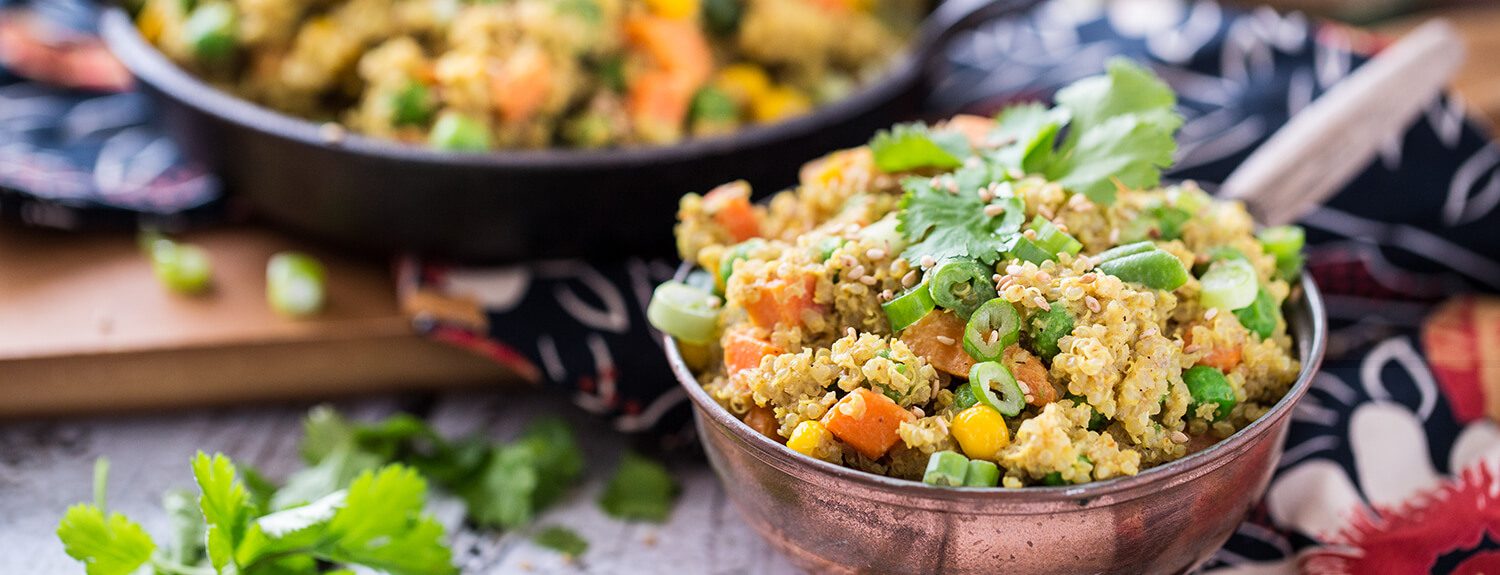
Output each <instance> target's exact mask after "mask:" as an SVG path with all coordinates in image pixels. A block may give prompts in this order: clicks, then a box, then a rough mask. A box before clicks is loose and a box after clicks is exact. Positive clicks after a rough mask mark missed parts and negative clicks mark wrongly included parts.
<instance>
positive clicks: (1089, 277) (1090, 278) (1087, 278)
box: [1078, 272, 1095, 284]
mask: <svg viewBox="0 0 1500 575" xmlns="http://www.w3.org/2000/svg"><path fill="white" fill-rule="evenodd" d="M1094 279H1095V277H1094V274H1093V273H1092V272H1090V273H1086V274H1083V277H1080V278H1078V281H1079V282H1080V283H1086V284H1091V283H1094Z"/></svg>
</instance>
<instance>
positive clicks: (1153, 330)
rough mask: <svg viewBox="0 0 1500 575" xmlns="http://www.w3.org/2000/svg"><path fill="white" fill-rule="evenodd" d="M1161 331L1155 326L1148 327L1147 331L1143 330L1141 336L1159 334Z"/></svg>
mask: <svg viewBox="0 0 1500 575" xmlns="http://www.w3.org/2000/svg"><path fill="white" fill-rule="evenodd" d="M1159 333H1161V332H1160V331H1157V330H1156V328H1154V327H1148V328H1146V331H1143V332H1141V337H1154V336H1155V335H1156V334H1159Z"/></svg>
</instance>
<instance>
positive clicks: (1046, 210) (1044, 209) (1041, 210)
mask: <svg viewBox="0 0 1500 575" xmlns="http://www.w3.org/2000/svg"><path fill="white" fill-rule="evenodd" d="M1036 213H1038V214H1041V215H1042V217H1044V218H1047V219H1049V220H1050V219H1052V218H1053V217H1055V216H1056V215H1057V214H1056V213H1055V212H1053V211H1052V208H1050V207H1048V206H1039V207H1037V209H1036Z"/></svg>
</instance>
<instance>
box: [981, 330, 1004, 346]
mask: <svg viewBox="0 0 1500 575" xmlns="http://www.w3.org/2000/svg"><path fill="white" fill-rule="evenodd" d="M985 340H986V341H985V343H988V344H990V345H995V342H997V341H1000V330H991V331H990V336H989V337H988V338H985Z"/></svg>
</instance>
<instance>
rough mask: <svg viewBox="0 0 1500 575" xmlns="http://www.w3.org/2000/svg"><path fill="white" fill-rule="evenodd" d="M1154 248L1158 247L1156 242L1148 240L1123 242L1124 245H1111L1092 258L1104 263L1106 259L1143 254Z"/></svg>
mask: <svg viewBox="0 0 1500 575" xmlns="http://www.w3.org/2000/svg"><path fill="white" fill-rule="evenodd" d="M1155 249H1158V248H1157V247H1156V244H1153V243H1151V242H1150V241H1141V242H1135V243H1129V244H1124V245H1118V246H1115V247H1112V248H1110V249H1107V250H1104V251H1102V252H1099V253H1098V254H1097V255H1095V256H1094V259H1095V260H1098V261H1099V263H1104V262H1107V261H1110V260H1116V259H1120V258H1123V257H1125V256H1133V255H1136V254H1143V253H1146V252H1149V251H1152V250H1155Z"/></svg>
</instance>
